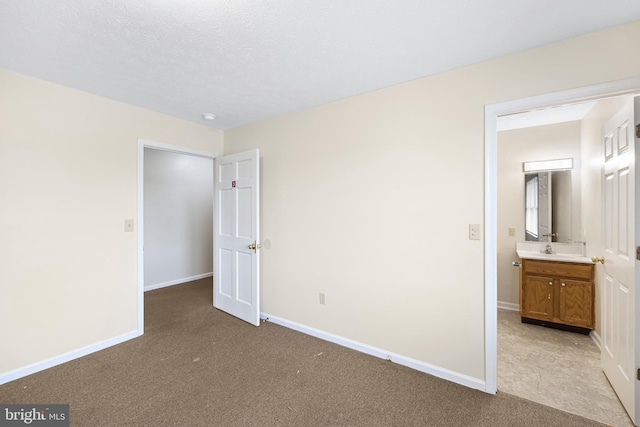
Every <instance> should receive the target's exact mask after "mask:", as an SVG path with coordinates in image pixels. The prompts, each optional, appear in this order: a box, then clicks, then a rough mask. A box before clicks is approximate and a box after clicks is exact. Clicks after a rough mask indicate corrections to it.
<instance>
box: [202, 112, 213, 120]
mask: <svg viewBox="0 0 640 427" xmlns="http://www.w3.org/2000/svg"><path fill="white" fill-rule="evenodd" d="M202 118H203V119H205V120H209V121H211V120H214V119H215V118H216V115H215V114H213V113H204V114H202Z"/></svg>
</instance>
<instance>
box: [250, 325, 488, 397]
mask: <svg viewBox="0 0 640 427" xmlns="http://www.w3.org/2000/svg"><path fill="white" fill-rule="evenodd" d="M260 317H261V318H262V319H265V320H266V321H268V322H271V323H275V324H277V325H281V326H284V327H286V328H289V329H293V330H296V331H298V332H302V333H304V334H307V335H311V336H314V337H316V338H320V339H322V340H325V341H329V342H332V343H334V344H338V345H341V346H343V347H347V348H350V349H352V350H356V351H359V352H361V353H366V354H369V355H371V356H375V357H379V358H380V359H386V360H389V361H391V362H393V363H397V364H399V365H403V366H407V367H409V368H412V369H415V370H417V371H421V372H425V373H427V374H430V375H433V376H435V377H438V378H442V379H445V380H448V381H451V382H454V383H457V384H461V385H464V386H466V387H470V388H473V389H477V390H482V391H485V382H484V381H482V380H479V379H477V378H473V377H470V376H467V375H464V374H460V373H458V372H454V371H450V370H448V369H444V368H440V367H438V366H434V365H430V364H428V363H425V362H421V361H419V360H415V359H412V358H410V357H406V356H402V355H400V354H396V353H392V352H390V351H386V350H383V349H381V348H377V347H373V346H370V345H368V344H363V343H360V342H357V341H354V340H351V339H348V338H344V337H341V336H338V335H334V334H332V333H329V332H324V331H321V330H319V329H315V328H312V327H309V326H305V325H301V324H300V323H296V322H292V321H289V320H286V319H282V318H280V317H276V316H271V315H270V314H267V313H260Z"/></svg>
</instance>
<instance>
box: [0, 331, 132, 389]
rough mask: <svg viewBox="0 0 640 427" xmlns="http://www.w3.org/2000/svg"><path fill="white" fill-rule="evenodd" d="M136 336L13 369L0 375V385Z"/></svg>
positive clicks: (120, 338) (121, 336)
mask: <svg viewBox="0 0 640 427" xmlns="http://www.w3.org/2000/svg"><path fill="white" fill-rule="evenodd" d="M137 336H138V331H137V330H135V331H131V332H128V333H126V334H123V335H120V336H117V337H113V338H109V339H107V340H104V341H100V342H97V343H95V344H91V345H88V346H86V347H82V348H79V349H77V350H73V351H70V352H68V353H65V354H61V355H59V356H54V357H52V358H50V359H46V360H43V361H41V362H36V363H33V364H31V365H28V366H25V367H22V368H18V369H14V370H13V371H9V372H5V373H3V374H0V385H2V384H6V383H8V382H9V381H14V380H17V379H18V378H22V377H26V376H27V375H31V374H35V373H36V372H40V371H43V370H45V369H48V368H52V367H54V366H57V365H61V364H63V363H65V362H69V361H71V360H74V359H78V358H80V357H82V356H86V355H87V354H91V353H95V352H96V351H100V350H104V349H105V348H107V347H111V346H114V345H116V344H120V343H122V342H125V341H128V340H130V339H132V338H136V337H137Z"/></svg>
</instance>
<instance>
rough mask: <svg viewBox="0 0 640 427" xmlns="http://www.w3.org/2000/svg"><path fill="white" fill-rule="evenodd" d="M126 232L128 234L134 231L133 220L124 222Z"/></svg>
mask: <svg viewBox="0 0 640 427" xmlns="http://www.w3.org/2000/svg"><path fill="white" fill-rule="evenodd" d="M124 231H126V232H129V231H133V220H132V219H125V220H124Z"/></svg>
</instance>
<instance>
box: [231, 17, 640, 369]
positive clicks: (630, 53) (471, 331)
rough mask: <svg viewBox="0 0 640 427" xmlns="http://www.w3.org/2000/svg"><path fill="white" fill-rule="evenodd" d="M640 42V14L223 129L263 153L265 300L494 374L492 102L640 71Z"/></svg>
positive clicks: (439, 363) (368, 338) (273, 308)
mask: <svg viewBox="0 0 640 427" xmlns="http://www.w3.org/2000/svg"><path fill="white" fill-rule="evenodd" d="M638 39H640V22H636V23H633V24H630V25H625V26H622V27H617V28H613V29H610V30H606V31H603V32H599V33H594V34H590V35H586V36H583V37H579V38H575V39H570V40H567V41H564V42H561V43H556V44H553V45H549V46H546V47H543V48H539V49H534V50H530V51H526V52H523V53H519V54H515V55H511V56H508V57H504V58H501V59H497V60H493V61H489V62H485V63H481V64H477V65H474V66H470V67H466V68H461V69H458V70H455V71H452V72H448V73H444V74H440V75H436V76H432V77H428V78H424V79H420V80H416V81H413V82H409V83H405V84H402V85H398V86H394V87H391V88H387V89H383V90H379V91H375V92H372V93H368V94H364V95H361V96H356V97H352V98H348V99H344V100H342V101H338V102H334V103H330V104H326V105H322V106H319V107H315V108H310V109H306V110H303V111H298V112H294V113H291V114H287V115H283V116H281V117H277V118H273V119H270V120H266V121H263V122H260V123H256V124H253V125H249V126H244V127H241V128H238V129H234V130H231V131H228V132H225V153H233V152H238V151H242V150H245V149H249V148H260V150H261V156H262V165H261V167H262V181H261V185H262V188H261V189H262V204H261V207H262V217H261V227H262V238H263V239H270V240H271V241H272V248H271V249H270V250H264V251H263V252H262V276H261V277H262V309H263V311H264V312H266V313H269V314H271V315H274V316H279V317H282V318H285V319H288V320H291V321H294V322H298V323H301V324H304V325H308V326H311V327H314V328H317V329H320V330H323V331H327V332H331V333H334V334H337V335H340V336H343V337H346V338H350V339H352V340H355V341H359V342H362V343H366V344H369V345H372V346H376V347H380V348H382V349H386V350H389V351H392V352H395V353H398V354H401V355H404V356H407V357H410V358H413V359H416V360H418V361H420V362H423V363H428V364H432V365H435V366H436V367H439V368H444V369H449V370H451V371H453V372H455V373H458V374H462V375H467V376H469V377H472V378H476V379H478V380H480V381H484V375H485V373H484V366H485V365H484V362H485V361H484V339H485V337H484V301H483V298H484V278H483V275H484V269H483V246H482V242H481V241H470V240H468V225H469V224H470V223H482V222H483V214H484V206H483V179H484V162H483V154H484V136H483V135H484V107H485V105H486V104H490V103H495V102H500V101H506V100H511V99H517V98H522V97H527V96H533V95H538V94H544V93H549V92H554V91H559V90H565V89H569V88H577V87H582V86H587V85H593V84H598V83H603V82H607V81H613V80H618V79H624V78H630V77H635V76H638V75H640V50H638V49H637V48H636V46H635V42H636V41H637V40H638ZM613 63H615V64H616V66H615V67H612V66H610V64H613ZM319 292H324V293H326V296H327V304H326V305H324V306H323V305H320V304H319V303H318V293H319Z"/></svg>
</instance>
